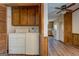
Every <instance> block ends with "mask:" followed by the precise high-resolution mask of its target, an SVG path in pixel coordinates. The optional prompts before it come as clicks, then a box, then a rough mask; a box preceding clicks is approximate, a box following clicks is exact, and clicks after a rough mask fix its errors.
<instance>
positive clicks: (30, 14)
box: [28, 8, 35, 25]
mask: <svg viewBox="0 0 79 59" xmlns="http://www.w3.org/2000/svg"><path fill="white" fill-rule="evenodd" d="M34 24H35V9H34V8H28V25H34Z"/></svg>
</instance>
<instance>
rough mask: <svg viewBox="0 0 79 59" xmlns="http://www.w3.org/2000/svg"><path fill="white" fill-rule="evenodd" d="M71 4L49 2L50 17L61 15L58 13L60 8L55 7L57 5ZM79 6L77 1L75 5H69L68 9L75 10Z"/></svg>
mask: <svg viewBox="0 0 79 59" xmlns="http://www.w3.org/2000/svg"><path fill="white" fill-rule="evenodd" d="M65 4H66V5H67V6H69V5H71V3H48V18H49V19H53V18H56V17H58V16H59V14H56V13H57V12H58V11H59V10H57V9H55V7H61V6H62V5H65ZM77 8H79V3H76V4H75V5H74V6H71V7H69V8H68V9H70V10H72V11H74V10H75V9H77Z"/></svg>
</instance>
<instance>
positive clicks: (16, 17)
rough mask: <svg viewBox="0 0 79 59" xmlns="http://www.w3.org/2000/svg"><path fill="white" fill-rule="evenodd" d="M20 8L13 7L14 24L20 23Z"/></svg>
mask: <svg viewBox="0 0 79 59" xmlns="http://www.w3.org/2000/svg"><path fill="white" fill-rule="evenodd" d="M19 12H20V10H19V7H13V8H12V24H13V25H20V23H19V19H20V13H19Z"/></svg>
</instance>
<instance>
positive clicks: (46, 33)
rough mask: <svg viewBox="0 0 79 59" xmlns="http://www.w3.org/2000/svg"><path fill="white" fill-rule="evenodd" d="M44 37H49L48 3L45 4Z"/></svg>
mask: <svg viewBox="0 0 79 59" xmlns="http://www.w3.org/2000/svg"><path fill="white" fill-rule="evenodd" d="M44 36H48V3H44Z"/></svg>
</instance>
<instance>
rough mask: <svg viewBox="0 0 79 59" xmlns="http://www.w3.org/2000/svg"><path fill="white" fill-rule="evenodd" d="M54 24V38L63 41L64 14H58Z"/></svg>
mask: <svg viewBox="0 0 79 59" xmlns="http://www.w3.org/2000/svg"><path fill="white" fill-rule="evenodd" d="M54 26H56V27H57V28H56V29H55V30H54V36H55V39H56V40H60V41H62V42H64V16H63V15H60V16H59V17H58V18H57V19H56V20H55V21H54Z"/></svg>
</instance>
